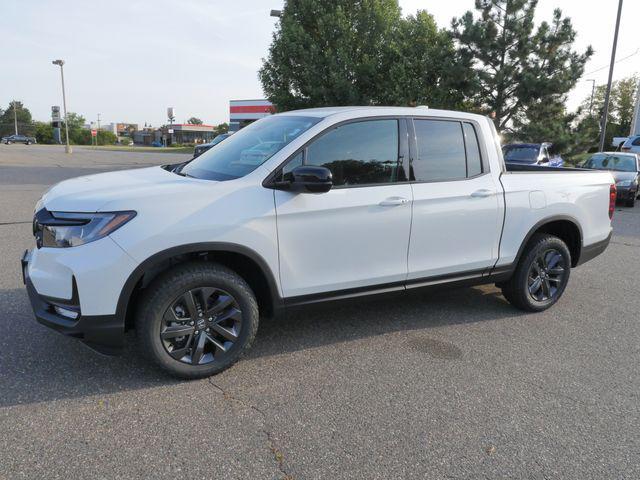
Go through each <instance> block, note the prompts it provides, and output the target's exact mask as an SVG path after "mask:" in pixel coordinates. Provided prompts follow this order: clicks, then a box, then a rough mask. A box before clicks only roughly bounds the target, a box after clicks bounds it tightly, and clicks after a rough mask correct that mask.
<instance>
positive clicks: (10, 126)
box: [0, 100, 35, 137]
mask: <svg viewBox="0 0 640 480" xmlns="http://www.w3.org/2000/svg"><path fill="white" fill-rule="evenodd" d="M14 106H15V115H16V117H17V120H18V133H20V134H22V135H33V133H34V131H35V127H34V124H33V119H32V118H31V112H30V111H29V109H28V108H25V106H24V105H23V104H22V102H19V101H17V100H14V101H12V102H11V103H10V104H9V106H8V107H7V108H6V109H5V110H1V109H0V112H1V114H0V137H4V136H6V135H13V134H14V133H15V123H14Z"/></svg>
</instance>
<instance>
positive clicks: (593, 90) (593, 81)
mask: <svg viewBox="0 0 640 480" xmlns="http://www.w3.org/2000/svg"><path fill="white" fill-rule="evenodd" d="M587 82H591V101H590V102H589V116H591V111H592V109H593V96H594V94H595V93H596V81H595V80H594V79H592V78H590V79H589V80H587Z"/></svg>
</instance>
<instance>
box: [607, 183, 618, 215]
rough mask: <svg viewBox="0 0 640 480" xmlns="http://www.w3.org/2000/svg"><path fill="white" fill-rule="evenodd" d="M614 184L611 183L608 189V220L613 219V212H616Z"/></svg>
mask: <svg viewBox="0 0 640 480" xmlns="http://www.w3.org/2000/svg"><path fill="white" fill-rule="evenodd" d="M617 193H618V191H617V189H616V184H615V183H612V184H611V186H610V187H609V218H613V212H615V211H616V196H617Z"/></svg>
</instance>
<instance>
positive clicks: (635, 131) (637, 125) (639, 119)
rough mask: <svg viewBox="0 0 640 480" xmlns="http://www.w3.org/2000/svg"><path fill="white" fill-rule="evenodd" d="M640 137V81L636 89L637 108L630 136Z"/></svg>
mask: <svg viewBox="0 0 640 480" xmlns="http://www.w3.org/2000/svg"><path fill="white" fill-rule="evenodd" d="M632 135H640V80H638V86H637V87H636V108H635V109H634V110H633V118H632V119H631V131H630V132H629V136H632Z"/></svg>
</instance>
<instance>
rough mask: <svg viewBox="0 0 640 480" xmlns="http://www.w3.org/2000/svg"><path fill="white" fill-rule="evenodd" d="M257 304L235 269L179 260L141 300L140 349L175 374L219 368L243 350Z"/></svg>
mask: <svg viewBox="0 0 640 480" xmlns="http://www.w3.org/2000/svg"><path fill="white" fill-rule="evenodd" d="M258 318H259V315H258V304H257V302H256V298H255V295H254V294H253V292H252V291H251V288H250V287H249V285H247V283H246V282H245V281H244V280H243V279H242V277H240V276H239V275H238V274H236V273H235V272H233V271H232V270H230V269H228V268H226V267H224V266H222V265H218V264H215V263H207V262H197V263H196V262H194V263H186V264H183V265H179V266H177V267H176V268H174V269H171V270H169V271H167V272H165V273H163V274H161V275H160V276H158V278H156V279H155V280H154V281H153V282H152V283H151V284H150V285H149V286H148V287H147V288H146V293H145V294H144V296H143V297H142V299H141V302H140V305H139V309H138V315H137V317H136V330H137V333H138V338H139V340H140V343H141V347H142V350H143V352H144V353H145V354H146V356H148V357H149V358H150V359H152V360H153V361H155V363H157V364H158V365H159V366H160V367H161V368H163V369H164V370H166V371H167V372H169V373H170V374H172V375H174V376H177V377H180V378H187V379H191V378H203V377H208V376H211V375H215V374H217V373H220V372H221V371H223V370H225V369H227V368H229V367H230V366H231V365H233V364H234V363H235V362H236V361H237V360H238V359H239V358H240V357H241V356H242V354H243V353H244V352H246V351H247V350H248V349H249V347H250V346H251V343H252V342H253V339H254V338H255V335H256V331H257V330H258Z"/></svg>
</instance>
